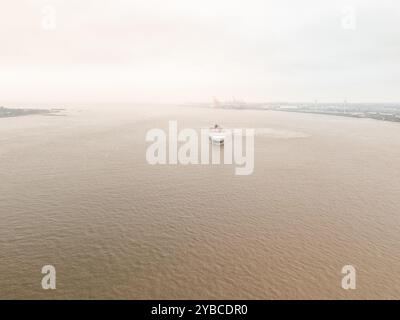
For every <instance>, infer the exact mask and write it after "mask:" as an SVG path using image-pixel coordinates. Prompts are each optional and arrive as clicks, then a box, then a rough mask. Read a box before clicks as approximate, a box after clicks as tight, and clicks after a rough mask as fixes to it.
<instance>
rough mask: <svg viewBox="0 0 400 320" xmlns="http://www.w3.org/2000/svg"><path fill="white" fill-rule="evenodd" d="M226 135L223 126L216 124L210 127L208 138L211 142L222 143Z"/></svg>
mask: <svg viewBox="0 0 400 320" xmlns="http://www.w3.org/2000/svg"><path fill="white" fill-rule="evenodd" d="M225 137H226V132H225V130H224V129H223V128H221V127H220V126H219V125H218V124H216V125H215V126H214V127H212V128H210V131H209V138H210V141H211V143H212V144H216V145H222V144H224V141H225Z"/></svg>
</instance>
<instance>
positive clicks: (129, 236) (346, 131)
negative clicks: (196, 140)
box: [0, 106, 400, 299]
mask: <svg viewBox="0 0 400 320" xmlns="http://www.w3.org/2000/svg"><path fill="white" fill-rule="evenodd" d="M65 113H66V116H64V117H54V116H53V117H52V116H44V115H35V116H25V117H16V118H3V119H0V259H1V260H0V298H3V299H103V298H106V299H107V298H111V299H336V298H338V299H374V298H376V299H400V124H399V123H390V122H384V121H375V120H371V119H355V118H345V117H336V116H326V115H312V114H300V113H287V112H277V111H256V110H222V109H206V108H189V107H186V108H184V107H174V106H134V107H128V106H125V107H112V106H109V107H106V106H104V107H102V106H97V107H82V108H71V109H67V111H66V112H65ZM169 120H177V121H178V127H179V128H180V129H183V128H195V129H199V128H202V127H208V126H210V125H212V124H214V123H219V124H221V125H222V126H224V127H229V128H241V127H247V128H256V136H255V142H254V143H255V148H254V157H255V164H254V173H253V174H252V175H248V176H237V175H235V174H234V166H233V165H223V164H221V165H153V166H152V165H149V164H148V163H147V162H146V157H145V154H146V148H147V147H148V145H149V143H148V142H146V141H145V135H146V132H147V131H148V130H150V129H152V128H163V129H166V128H167V126H168V121H169ZM46 264H51V265H54V266H55V268H56V270H57V289H56V290H43V289H42V287H41V279H42V277H43V275H42V274H41V268H42V266H44V265H46ZM347 264H351V265H353V266H354V267H355V268H356V270H357V288H356V289H355V290H344V289H342V287H341V281H342V277H343V276H344V275H343V274H342V273H341V269H342V267H343V266H344V265H347Z"/></svg>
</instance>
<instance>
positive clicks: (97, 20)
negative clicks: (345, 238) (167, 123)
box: [0, 0, 400, 105]
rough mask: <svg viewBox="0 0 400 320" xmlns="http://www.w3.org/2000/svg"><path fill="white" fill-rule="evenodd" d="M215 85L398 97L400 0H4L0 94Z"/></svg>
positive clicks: (363, 98) (253, 91)
mask: <svg viewBox="0 0 400 320" xmlns="http://www.w3.org/2000/svg"><path fill="white" fill-rule="evenodd" d="M353 12H354V18H353ZM213 96H216V97H218V98H219V99H221V100H224V99H230V98H231V97H232V96H235V97H236V98H238V99H239V98H240V99H244V100H246V101H249V102H251V101H315V100H317V101H321V102H324V101H343V100H347V101H349V102H399V101H400V1H398V0H352V1H350V0H349V1H347V0H346V1H344V0H339V1H337V0H335V1H327V0H291V1H289V0H245V1H238V0H201V1H200V0H197V1H193V0H159V1H156V0H65V1H63V0H17V1H15V0H1V2H0V105H2V104H3V105H6V104H7V103H8V102H10V103H27V102H34V103H62V104H68V103H131V102H133V103H138V102H170V103H175V102H196V101H199V102H201V101H203V102H204V101H206V102H207V101H211V99H212V97H213Z"/></svg>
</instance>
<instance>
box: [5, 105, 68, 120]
mask: <svg viewBox="0 0 400 320" xmlns="http://www.w3.org/2000/svg"><path fill="white" fill-rule="evenodd" d="M64 110H65V109H61V108H52V109H30V108H6V107H0V118H13V117H21V116H29V115H35V114H41V115H48V116H63V114H60V112H61V111H64Z"/></svg>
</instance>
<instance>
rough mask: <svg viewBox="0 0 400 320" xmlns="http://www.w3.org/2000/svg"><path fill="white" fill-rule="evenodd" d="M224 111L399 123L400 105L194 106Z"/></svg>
mask: <svg viewBox="0 0 400 320" xmlns="http://www.w3.org/2000/svg"><path fill="white" fill-rule="evenodd" d="M196 106H198V107H208V108H215V109H225V110H259V111H266V110H267V111H268V110H271V111H281V112H295V113H308V114H323V115H329V116H341V117H351V118H361V119H374V120H380V121H389V122H400V104H372V103H337V104H328V103H324V104H323V103H299V104H289V103H243V102H242V103H237V102H236V103H220V104H218V105H214V106H213V105H206V104H204V105H200V104H199V105H196Z"/></svg>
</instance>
